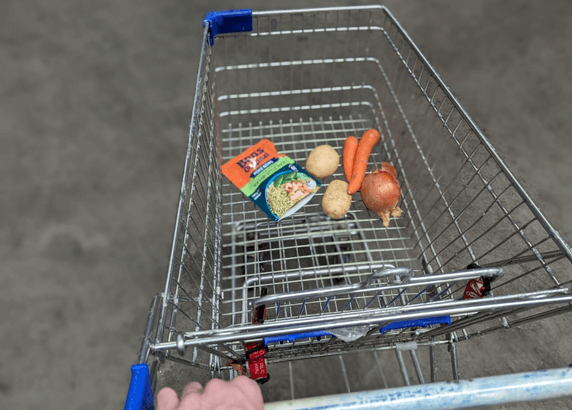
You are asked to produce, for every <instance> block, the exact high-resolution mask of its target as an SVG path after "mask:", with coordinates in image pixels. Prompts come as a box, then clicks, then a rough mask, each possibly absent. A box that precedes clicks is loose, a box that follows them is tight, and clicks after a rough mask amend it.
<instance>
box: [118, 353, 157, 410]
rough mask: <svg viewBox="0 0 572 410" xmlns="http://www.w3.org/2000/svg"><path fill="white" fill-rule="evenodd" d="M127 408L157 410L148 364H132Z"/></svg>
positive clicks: (131, 409)
mask: <svg viewBox="0 0 572 410" xmlns="http://www.w3.org/2000/svg"><path fill="white" fill-rule="evenodd" d="M125 410H155V405H154V404H153V389H152V387H151V377H150V376H149V367H148V366H147V365H146V364H134V365H133V366H131V383H130V384H129V392H128V393H127V400H126V401H125Z"/></svg>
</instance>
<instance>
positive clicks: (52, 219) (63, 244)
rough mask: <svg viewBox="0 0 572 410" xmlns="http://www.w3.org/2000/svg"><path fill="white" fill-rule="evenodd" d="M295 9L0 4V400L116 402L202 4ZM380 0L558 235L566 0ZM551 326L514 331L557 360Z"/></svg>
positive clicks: (160, 240) (160, 234)
mask: <svg viewBox="0 0 572 410" xmlns="http://www.w3.org/2000/svg"><path fill="white" fill-rule="evenodd" d="M358 3H359V4H368V3H370V2H356V1H346V2H342V1H338V0H336V1H329V2H320V5H324V6H325V5H350V4H358ZM306 4H307V2H303V1H298V0H289V1H280V2H278V1H277V2H274V3H273V4H271V5H268V4H267V2H263V1H260V0H258V1H247V2H243V3H241V4H240V5H238V4H237V3H236V2H231V1H220V2H213V1H194V2H190V1H181V0H166V1H161V2H158V1H150V0H141V1H137V2H135V1H128V0H114V1H110V0H102V1H99V2H91V1H86V0H77V1H73V2H69V1H63V0H54V1H50V2H41V1H37V0H20V1H10V0H8V1H4V2H2V4H1V5H0V53H1V54H0V55H1V56H2V57H1V61H2V70H1V75H0V93H1V94H0V96H1V98H0V104H1V108H0V133H1V137H2V146H3V149H2V150H0V170H1V172H2V175H3V177H2V178H1V180H0V192H3V193H4V195H2V199H1V201H0V218H1V219H0V257H1V260H2V262H1V272H2V273H1V275H0V289H1V292H2V296H1V298H0V318H1V320H0V334H1V335H2V349H1V350H0V351H1V353H0V407H2V408H6V409H8V408H10V409H30V410H33V409H52V408H53V409H61V408H66V409H85V410H88V409H115V408H121V407H122V406H123V403H124V400H125V394H126V392H127V386H128V383H129V377H130V371H129V368H130V365H131V364H132V363H133V362H134V361H135V360H136V353H137V350H138V348H139V344H140V341H141V336H142V332H143V327H144V323H145V319H146V316H147V311H148V307H149V304H150V301H151V298H152V296H153V295H154V294H155V293H156V292H157V291H159V289H160V288H161V286H162V282H163V280H164V272H165V269H166V265H167V259H168V250H169V246H170V240H171V236H172V227H173V222H174V218H175V210H176V201H177V195H178V190H179V187H180V177H181V173H182V166H183V158H184V149H185V147H186V140H187V135H188V130H187V128H188V123H189V119H190V114H191V108H192V99H193V92H194V82H195V76H196V69H197V66H198V57H199V50H200V36H201V32H202V28H201V19H202V16H203V15H204V14H205V13H206V12H207V11H208V10H212V9H228V8H236V7H237V6H240V7H252V8H253V9H259V10H261V9H269V8H272V9H274V8H294V7H304V6H305V5H306ZM313 4H315V5H317V4H318V2H314V3H313ZM384 4H385V5H387V6H388V7H389V9H390V10H391V11H392V12H393V14H394V15H395V16H396V17H397V19H398V20H399V21H400V22H401V23H402V25H403V26H404V27H405V29H406V30H407V31H408V32H409V34H410V35H411V37H412V38H413V39H414V41H416V43H417V44H418V46H419V47H420V48H421V50H422V51H423V52H424V53H425V54H426V56H427V57H428V58H429V61H431V63H432V64H433V65H434V66H435V67H436V69H437V70H438V72H439V73H440V74H441V76H442V78H443V79H444V80H445V82H446V83H447V84H448V85H449V87H450V88H451V89H452V90H453V92H454V93H455V94H456V95H457V97H458V98H459V100H460V101H461V103H462V104H463V105H464V106H465V108H466V109H467V111H468V112H469V113H470V114H471V115H472V116H473V118H474V119H475V120H476V122H477V124H479V126H480V127H481V128H483V129H484V130H485V133H486V134H487V135H488V136H489V137H490V140H491V141H492V143H493V144H494V145H495V146H496V147H497V149H498V151H499V153H500V154H501V156H503V157H504V158H505V159H506V160H507V162H508V164H509V165H510V166H511V167H512V169H513V170H514V171H515V173H516V174H517V176H519V177H520V179H521V180H523V181H524V183H525V185H526V186H527V187H528V188H529V190H530V192H531V194H532V195H533V197H534V198H535V199H536V200H537V202H538V204H539V205H540V207H541V208H542V209H543V210H544V211H545V213H546V215H547V216H548V218H549V220H550V221H551V222H552V223H553V224H554V226H555V227H556V228H557V229H558V230H559V231H560V233H561V234H562V235H563V236H564V238H565V239H567V240H568V241H569V242H570V241H572V220H571V219H569V218H567V216H568V212H570V210H571V209H572V206H571V205H570V204H571V203H572V189H570V186H569V181H570V180H572V167H570V165H569V163H570V158H572V139H570V138H568V137H569V136H570V135H571V134H572V132H571V131H572V121H570V116H571V114H572V106H571V104H570V102H571V101H572V74H571V71H570V70H569V67H570V65H571V64H572V53H571V50H572V48H571V47H570V44H571V43H572V28H571V26H570V25H569V21H570V20H572V4H571V3H570V2H568V1H566V0H560V1H556V0H553V1H550V2H543V3H541V2H537V1H516V0H510V1H500V0H488V1H481V0H479V1H472V2H458V1H452V0H442V1H426V0H415V1H413V0H411V1H406V2H404V1H399V0H387V1H385V3H384ZM566 329H572V325H571V320H570V315H568V316H567V317H565V318H560V319H558V320H556V321H553V322H549V323H543V326H542V328H540V327H536V328H534V327H532V328H529V329H528V331H529V332H535V331H538V332H539V333H540V332H542V333H543V334H544V335H545V336H546V335H548V336H546V337H547V339H546V340H549V341H550V343H549V344H547V345H545V346H543V347H541V349H540V350H539V351H538V352H536V353H535V355H534V360H538V361H540V363H535V364H534V367H537V368H542V367H561V366H567V365H568V364H569V363H570V362H572V356H570V351H571V350H570V344H569V342H567V341H566V339H567V338H568V337H569V336H568V334H567V333H568V330H566ZM519 331H520V330H519ZM527 335H528V337H532V336H531V333H527ZM532 338H533V339H534V337H532ZM501 340H503V341H505V343H508V344H510V343H515V340H520V339H519V337H518V335H517V338H513V339H507V338H504V337H503V338H499V342H500V341H501ZM485 350H486V349H483V350H482V351H485ZM495 354H497V350H496V349H495V350H494V351H493V352H490V353H488V355H489V357H488V358H483V359H482V360H484V361H485V362H486V361H490V362H491V363H492V362H495V363H500V366H505V367H506V368H504V371H505V372H512V371H514V369H515V367H513V366H512V364H511V363H510V362H508V363H505V362H503V360H500V359H502V358H499V357H496V356H495ZM498 354H502V353H498ZM522 354H523V355H524V357H527V356H526V355H528V353H527V352H526V351H524V349H523V352H522ZM485 367H486V366H485ZM530 406H531V407H529V408H538V407H535V406H536V405H532V404H531V405H530ZM543 406H545V407H544V408H566V406H568V408H572V404H571V403H570V401H569V400H567V401H559V402H558V403H552V404H550V403H548V404H543ZM515 408H516V407H515ZM519 408H522V407H519Z"/></svg>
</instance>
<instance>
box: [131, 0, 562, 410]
mask: <svg viewBox="0 0 572 410" xmlns="http://www.w3.org/2000/svg"><path fill="white" fill-rule="evenodd" d="M370 128H375V129H377V130H379V131H380V133H381V142H380V143H379V144H378V145H377V146H376V147H375V148H374V151H373V152H372V154H371V156H370V161H369V164H368V171H372V170H374V169H376V168H377V167H379V165H380V163H381V162H382V161H388V162H391V163H392V164H393V165H394V166H395V167H396V168H397V171H398V180H399V183H400V185H401V187H402V200H401V202H400V207H401V208H402V210H403V215H402V216H401V217H400V218H397V219H392V221H391V224H390V226H389V228H384V227H383V225H382V222H381V220H380V219H379V217H377V216H376V215H375V214H373V213H372V212H370V211H368V210H367V209H366V208H365V207H364V205H363V204H362V202H361V201H360V200H359V198H358V197H356V198H354V201H353V202H352V205H351V209H350V211H349V213H348V214H347V215H346V217H345V218H343V219H341V220H332V219H330V218H328V217H327V216H326V215H325V214H324V212H323V211H322V208H321V200H322V196H323V193H324V191H325V189H324V187H323V188H322V189H321V190H320V191H318V193H317V195H316V196H314V198H312V200H311V202H310V203H308V204H307V205H306V206H304V207H303V208H302V209H301V210H300V211H298V212H297V213H296V214H294V215H293V216H291V217H288V218H285V219H284V220H282V221H281V222H278V223H276V222H271V221H269V219H268V218H267V217H266V216H265V215H264V214H263V213H262V212H261V211H260V210H258V209H257V208H256V207H255V205H254V204H253V203H252V202H250V200H249V199H248V198H247V197H246V196H244V195H243V194H242V193H241V192H240V191H239V190H238V189H236V187H234V186H233V185H232V184H231V183H230V182H229V181H228V180H227V179H226V178H224V177H223V176H222V175H221V165H222V164H223V163H224V162H226V161H228V160H229V159H231V158H233V157H234V156H236V155H237V154H239V153H241V152H242V151H244V150H245V149H246V148H248V147H250V146H252V145H253V144H255V143H256V142H258V141H259V140H261V139H263V138H267V139H269V140H271V141H272V142H273V143H274V144H275V146H276V148H277V150H278V151H279V152H281V153H284V154H287V155H288V156H289V157H291V158H292V159H294V160H295V161H296V162H298V163H300V164H301V165H304V164H305V159H306V158H307V156H308V154H309V153H310V152H311V151H312V149H313V148H314V147H316V146H318V145H321V144H329V145H331V146H333V147H334V148H335V149H336V150H337V151H338V152H339V153H340V154H341V150H342V147H343V144H344V141H345V139H346V138H347V137H348V136H350V135H355V136H358V137H359V136H361V135H362V133H363V132H364V131H366V130H367V129H370ZM333 179H344V177H343V169H342V168H341V167H340V168H339V169H338V171H337V172H336V173H335V174H334V175H333V176H331V177H328V178H326V179H324V180H323V185H325V186H327V184H328V183H329V182H331V181H332V180H333ZM571 262H572V252H571V249H570V247H569V246H568V245H567V244H566V243H565V241H564V240H563V239H562V237H561V236H560V235H559V233H558V232H557V231H556V230H555V229H554V228H553V227H552V226H551V225H550V223H549V222H548V221H547V220H546V218H545V217H544V215H543V214H542V212H541V211H540V209H539V208H538V206H536V205H535V204H534V202H533V201H532V200H531V198H530V196H529V195H528V193H527V192H526V191H525V189H524V188H523V186H522V185H521V184H520V183H519V182H518V181H517V180H516V179H515V177H514V175H513V174H512V172H511V171H510V169H509V168H508V166H507V165H506V164H505V162H503V160H502V159H501V158H500V157H499V155H498V154H497V153H496V151H495V149H494V148H493V147H492V145H491V144H490V142H489V141H488V140H487V138H486V137H485V136H484V135H483V133H482V132H481V130H479V128H478V127H477V126H476V125H475V123H474V122H473V120H472V119H471V118H470V116H469V115H468V114H467V112H466V111H465V110H464V109H463V108H462V107H461V105H460V104H459V103H458V101H457V100H456V98H455V97H454V96H453V94H452V93H451V91H450V90H449V89H448V88H447V86H446V85H445V84H444V83H443V81H442V80H441V79H440V77H439V76H438V74H437V73H436V72H435V70H434V69H433V67H432V66H431V65H430V64H429V62H428V61H427V59H426V58H425V57H424V56H423V55H422V54H421V52H420V51H419V49H418V48H417V47H416V46H415V44H414V43H413V42H412V40H411V39H410V38H409V36H408V35H407V34H406V33H405V31H404V30H403V29H402V28H401V26H400V25H399V23H398V22H397V21H396V20H395V18H394V17H393V16H392V15H391V13H390V12H389V11H388V10H387V9H386V8H384V7H375V6H371V7H370V6H367V7H344V8H325V9H307V10H289V11H272V12H251V11H249V10H237V11H231V12H215V13H210V14H209V15H207V17H206V18H205V21H204V34H203V44H202V53H201V58H200V65H199V72H198V79H197V85H196V94H195V100H194V106H193V115H192V121H191V130H190V137H189V145H188V150H187V153H186V157H185V165H184V174H183V180H182V186H181V194H180V200H179V205H178V211H177V217H176V222H175V232H174V237H173V242H172V248H171V256H170V261H169V266H168V270H167V276H166V281H165V287H164V289H163V290H162V291H161V293H159V294H158V295H157V296H156V297H155V298H154V300H153V303H152V306H151V311H150V315H149V319H148V323H147V327H146V329H145V335H144V338H143V342H142V346H141V351H140V353H139V358H138V364H137V365H135V366H134V367H133V369H132V371H133V380H132V384H131V388H130V392H129V395H128V400H127V405H126V408H130V409H133V408H151V407H152V406H153V392H156V391H157V390H158V389H159V388H161V387H163V386H165V385H170V386H171V387H174V388H179V389H180V388H181V387H182V386H183V385H185V384H187V383H188V382H190V381H200V382H205V381H207V380H209V379H211V378H215V377H218V378H223V379H229V378H232V377H235V376H236V375H237V374H238V373H239V372H242V371H244V370H245V369H247V370H250V372H249V374H250V376H251V377H253V378H256V379H258V381H259V382H266V381H268V383H266V384H264V385H263V386H262V388H263V392H264V394H265V400H266V401H276V400H285V399H289V400H290V399H291V400H293V401H291V402H289V403H288V404H286V403H276V404H269V405H268V406H267V407H268V408H313V407H314V406H325V407H320V408H326V407H327V406H331V407H332V408H333V407H335V406H338V407H335V408H350V405H348V403H353V405H355V403H358V402H359V403H362V405H364V406H365V405H366V404H370V405H373V404H374V403H375V405H376V406H378V407H375V408H385V407H383V406H384V405H387V404H392V405H399V404H403V405H406V406H407V408H450V407H454V406H468V405H476V404H487V403H494V402H503V401H514V400H517V399H518V400H526V399H543V398H548V397H560V396H565V395H571V394H572V369H566V368H560V369H554V370H546V371H541V372H532V373H526V374H508V375H504V376H496V377H490V378H484V379H476V380H473V381H466V380H460V379H461V376H462V377H470V376H471V375H470V374H465V373H462V369H460V366H459V353H458V347H457V346H458V345H459V343H461V342H464V341H466V340H469V339H471V338H474V337H476V336H483V337H484V338H489V340H494V339H492V338H491V336H490V335H487V334H489V333H491V332H495V331H502V330H504V329H508V328H511V327H515V326H518V325H522V324H525V323H528V322H531V321H535V320H542V319H546V318H549V317H552V316H555V315H559V314H562V313H566V312H569V311H570V310H571V306H572V305H571V304H570V303H571V302H572V294H571V293H570V291H569V290H568V288H567V286H569V285H570V284H571V283H572V269H571ZM471 284H472V285H475V284H476V285H477V286H478V287H480V288H479V289H480V291H479V292H477V293H478V295H477V296H482V297H476V298H466V297H464V294H465V292H466V290H467V286H469V287H470V286H471ZM497 334H498V332H497ZM254 352H256V354H253V353H254ZM350 355H353V356H351V357H352V359H351V362H352V363H348V361H347V357H350ZM364 355H369V356H364ZM388 355H392V357H393V358H394V362H395V364H394V365H391V364H390V360H389V358H388ZM344 358H346V359H345V361H344ZM302 359H305V360H310V361H312V363H313V364H312V367H311V368H312V369H315V372H317V373H319V374H322V375H326V376H328V377H330V378H332V379H333V378H339V379H340V380H341V381H340V382H339V383H338V382H337V381H336V382H334V381H330V383H329V385H330V387H331V386H333V387H340V390H339V391H337V392H334V393H344V394H337V395H331V396H328V397H320V398H319V399H318V400H316V401H313V402H312V401H305V400H304V399H299V400H294V399H295V398H299V394H298V393H296V392H295V390H296V389H295V386H296V385H297V384H298V385H299V384H300V383H298V382H297V381H298V380H299V379H302V381H303V382H304V383H305V382H308V383H310V381H312V382H317V381H316V380H313V379H315V378H316V377H315V375H314V374H308V371H305V372H298V373H296V371H295V370H296V369H295V368H296V367H297V366H298V365H299V364H300V363H301V362H300V361H301V360H302ZM479 360H481V361H482V360H485V359H484V358H480V359H479ZM255 361H256V366H255V365H254V362H255ZM332 361H333V362H332ZM314 363H315V364H314ZM332 363H333V364H337V365H338V366H339V367H338V368H337V369H333V368H331V366H332V365H333V364H332ZM147 364H149V367H148V365H147ZM258 364H260V368H259V367H257V366H258ZM563 365H564V366H565V365H567V363H566V364H563ZM266 366H268V367H266ZM356 366H358V367H359V368H360V372H359V373H355V372H356V370H354V368H355V367H356ZM392 366H394V367H392ZM255 367H256V369H255ZM308 368H310V367H306V369H308ZM364 369H368V370H364ZM371 372H374V373H375V374H377V376H376V377H377V378H378V379H377V380H378V381H375V380H376V379H375V378H374V377H373V376H372V374H373V373H371ZM255 373H256V374H255ZM366 373H367V374H368V376H367V377H365V376H364V377H360V376H359V375H362V376H363V375H365V374H366ZM396 374H398V375H399V376H396ZM356 375H358V376H356ZM411 375H414V376H415V377H412V376H411ZM270 376H272V377H271V378H270ZM401 378H402V379H403V380H402V381H401V384H402V385H405V387H399V388H395V389H388V386H389V385H392V383H394V382H395V380H398V379H401ZM269 379H270V380H269ZM389 379H391V380H392V382H391V383H388V381H389ZM450 380H458V381H459V382H458V383H454V384H451V383H445V382H446V381H450ZM357 381H362V382H363V383H362V384H363V385H362V386H360V387H359V388H358V390H368V392H366V393H364V392H361V393H348V392H350V390H352V389H355V386H354V385H355V383H356V382H357ZM417 382H419V384H418V385H417ZM368 383H370V384H368ZM411 383H415V384H416V385H415V386H414V387H407V386H409V385H410V384H411ZM423 383H427V384H423ZM350 385H351V386H350ZM499 385H500V386H503V388H502V389H498V388H497V387H498V386H499ZM491 386H493V387H494V388H491ZM384 388H385V389H384ZM379 389H381V390H379ZM467 389H469V390H470V391H471V392H472V393H471V394H470V395H467V394H466V391H467ZM313 391H314V393H315V394H317V395H319V396H322V395H324V394H326V393H332V392H328V391H326V390H324V388H323V387H320V386H317V387H313ZM444 392H447V394H444ZM455 400H458V401H455ZM312 403H314V404H312ZM273 406H275V407H273ZM288 406H290V407H288ZM424 406H426V407H424ZM431 406H432V407H431ZM327 408H330V407H327ZM351 408H354V407H351ZM356 408H357V407H356ZM372 408H373V407H372Z"/></svg>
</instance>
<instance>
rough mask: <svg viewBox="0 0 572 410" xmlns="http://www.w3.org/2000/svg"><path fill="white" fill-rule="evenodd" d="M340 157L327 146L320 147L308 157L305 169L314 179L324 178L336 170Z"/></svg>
mask: <svg viewBox="0 0 572 410" xmlns="http://www.w3.org/2000/svg"><path fill="white" fill-rule="evenodd" d="M339 164H340V156H339V155H338V153H337V152H336V150H335V149H333V148H332V147H330V146H329V145H320V146H319V147H316V148H314V150H313V151H312V152H311V153H310V155H309V156H308V160H307V161H306V169H307V170H308V172H309V173H310V174H312V175H314V176H315V177H316V178H326V177H329V176H330V175H332V174H333V173H334V172H336V170H337V169H338V165H339Z"/></svg>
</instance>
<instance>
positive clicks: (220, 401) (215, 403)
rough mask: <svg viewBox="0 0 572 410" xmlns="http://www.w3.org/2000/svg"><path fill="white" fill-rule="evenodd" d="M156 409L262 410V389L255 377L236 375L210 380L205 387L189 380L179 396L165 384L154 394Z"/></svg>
mask: <svg viewBox="0 0 572 410" xmlns="http://www.w3.org/2000/svg"><path fill="white" fill-rule="evenodd" d="M157 406H158V410H264V402H263V400H262V392H261V391H260V387H258V384H257V383H256V382H255V381H254V380H251V379H249V378H248V377H246V376H238V377H236V378H234V379H233V380H231V381H229V382H226V381H224V380H220V379H213V380H211V381H209V382H208V383H207V384H206V385H205V388H204V389H203V387H202V386H201V384H200V383H197V382H191V383H189V384H187V385H186V386H185V388H184V389H183V393H182V394H181V400H180V401H179V398H178V396H177V393H176V392H175V390H173V389H171V388H170V387H165V388H163V389H161V391H159V394H158V395H157Z"/></svg>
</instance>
